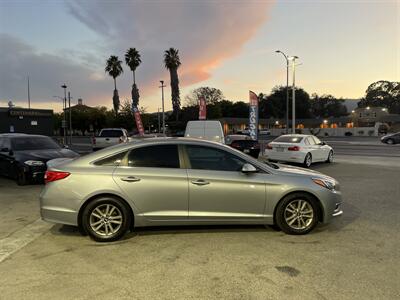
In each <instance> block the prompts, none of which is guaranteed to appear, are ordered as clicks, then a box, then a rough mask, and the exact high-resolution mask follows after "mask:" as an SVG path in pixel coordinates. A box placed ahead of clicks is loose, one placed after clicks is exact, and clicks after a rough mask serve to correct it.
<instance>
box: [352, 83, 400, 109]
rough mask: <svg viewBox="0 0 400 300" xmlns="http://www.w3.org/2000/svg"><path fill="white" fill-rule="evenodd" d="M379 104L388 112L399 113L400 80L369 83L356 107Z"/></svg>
mask: <svg viewBox="0 0 400 300" xmlns="http://www.w3.org/2000/svg"><path fill="white" fill-rule="evenodd" d="M366 106H378V107H379V106H381V107H386V108H387V109H388V110H389V112H390V113H393V114H400V82H396V81H387V80H379V81H376V82H374V83H372V84H370V85H369V86H368V88H367V90H366V91H365V97H364V98H363V99H361V101H360V102H358V107H366Z"/></svg>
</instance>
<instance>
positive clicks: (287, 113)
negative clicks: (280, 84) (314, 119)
mask: <svg viewBox="0 0 400 300" xmlns="http://www.w3.org/2000/svg"><path fill="white" fill-rule="evenodd" d="M275 52H276V53H281V54H282V55H283V56H284V57H285V60H286V133H289V59H288V56H287V55H286V54H285V53H283V52H282V51H281V50H276V51H275Z"/></svg>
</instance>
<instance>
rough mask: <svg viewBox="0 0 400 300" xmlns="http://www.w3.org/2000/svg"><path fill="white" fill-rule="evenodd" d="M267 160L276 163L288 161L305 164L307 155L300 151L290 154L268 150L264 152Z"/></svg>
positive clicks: (290, 152) (289, 152)
mask: <svg viewBox="0 0 400 300" xmlns="http://www.w3.org/2000/svg"><path fill="white" fill-rule="evenodd" d="M264 155H265V157H266V158H268V159H271V160H276V161H287V162H295V163H303V162H304V159H305V157H306V154H305V153H302V152H298V151H288V152H277V151H271V150H266V151H265V152H264Z"/></svg>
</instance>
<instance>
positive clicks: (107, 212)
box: [82, 197, 132, 242]
mask: <svg viewBox="0 0 400 300" xmlns="http://www.w3.org/2000/svg"><path fill="white" fill-rule="evenodd" d="M131 219H132V216H131V212H130V209H129V208H128V207H127V205H126V204H125V203H124V202H123V201H122V200H121V199H119V198H116V197H100V198H96V199H94V200H93V201H91V202H90V203H89V204H88V205H87V206H86V207H85V208H84V211H83V213H82V228H83V230H84V231H85V232H86V233H87V234H88V235H89V236H90V237H91V238H92V239H93V240H95V241H97V242H113V241H116V240H118V239H120V238H121V237H122V236H123V235H124V234H125V233H126V232H127V231H128V229H129V227H130V224H131Z"/></svg>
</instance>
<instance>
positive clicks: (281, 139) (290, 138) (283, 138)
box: [274, 135, 303, 143]
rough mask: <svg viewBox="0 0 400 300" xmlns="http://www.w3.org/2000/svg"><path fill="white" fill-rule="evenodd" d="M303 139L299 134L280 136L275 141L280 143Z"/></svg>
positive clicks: (298, 141)
mask: <svg viewBox="0 0 400 300" xmlns="http://www.w3.org/2000/svg"><path fill="white" fill-rule="evenodd" d="M302 140H303V138H302V137H299V136H284V135H282V136H280V137H278V138H276V139H275V140H274V142H278V143H300V142H301V141H302Z"/></svg>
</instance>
